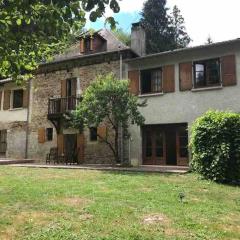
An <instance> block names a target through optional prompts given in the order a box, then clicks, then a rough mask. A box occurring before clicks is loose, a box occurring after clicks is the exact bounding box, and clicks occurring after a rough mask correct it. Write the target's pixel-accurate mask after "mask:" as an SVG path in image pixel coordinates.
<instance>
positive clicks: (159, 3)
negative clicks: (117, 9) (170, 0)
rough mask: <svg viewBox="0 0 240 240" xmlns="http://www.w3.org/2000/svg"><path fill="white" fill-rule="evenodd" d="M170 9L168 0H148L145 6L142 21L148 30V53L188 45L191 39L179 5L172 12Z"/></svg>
mask: <svg viewBox="0 0 240 240" xmlns="http://www.w3.org/2000/svg"><path fill="white" fill-rule="evenodd" d="M168 11H169V8H167V7H166V0H148V1H146V2H145V4H144V6H143V11H142V13H141V15H142V18H141V23H142V25H143V26H144V28H145V31H146V52H147V53H148V54H151V53H157V52H163V51H168V50H173V49H176V48H182V47H186V46H187V45H188V44H189V42H190V40H191V39H190V37H189V36H188V34H187V32H186V29H185V26H184V18H183V17H182V15H181V14H180V10H179V9H178V8H177V6H174V8H173V11H172V13H170V14H168Z"/></svg>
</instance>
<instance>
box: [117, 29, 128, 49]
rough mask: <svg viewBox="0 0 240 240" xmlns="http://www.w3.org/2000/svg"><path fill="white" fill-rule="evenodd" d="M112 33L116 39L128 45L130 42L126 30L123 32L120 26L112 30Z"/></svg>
mask: <svg viewBox="0 0 240 240" xmlns="http://www.w3.org/2000/svg"><path fill="white" fill-rule="evenodd" d="M113 33H114V35H115V36H116V37H117V39H118V40H120V41H121V42H123V43H124V44H126V45H127V46H130V44H131V35H130V34H129V33H128V32H125V31H124V30H123V29H122V28H117V29H115V30H113Z"/></svg>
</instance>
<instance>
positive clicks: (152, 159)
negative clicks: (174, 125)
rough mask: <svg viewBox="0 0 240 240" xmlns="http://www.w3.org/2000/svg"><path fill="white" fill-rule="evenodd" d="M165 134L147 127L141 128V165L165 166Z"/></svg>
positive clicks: (158, 129)
mask: <svg viewBox="0 0 240 240" xmlns="http://www.w3.org/2000/svg"><path fill="white" fill-rule="evenodd" d="M165 159H166V147H165V134H164V132H163V131H162V130H161V129H160V128H154V127H151V126H147V127H145V128H143V164H144V165H162V164H165V161H166V160H165Z"/></svg>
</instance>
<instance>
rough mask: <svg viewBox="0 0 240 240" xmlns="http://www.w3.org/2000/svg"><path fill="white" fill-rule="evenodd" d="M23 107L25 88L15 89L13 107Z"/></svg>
mask: <svg viewBox="0 0 240 240" xmlns="http://www.w3.org/2000/svg"><path fill="white" fill-rule="evenodd" d="M21 107H23V90H22V89H20V90H14V91H13V108H21Z"/></svg>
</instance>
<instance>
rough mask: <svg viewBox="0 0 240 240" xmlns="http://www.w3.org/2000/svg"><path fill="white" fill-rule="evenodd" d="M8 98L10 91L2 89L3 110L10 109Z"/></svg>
mask: <svg viewBox="0 0 240 240" xmlns="http://www.w3.org/2000/svg"><path fill="white" fill-rule="evenodd" d="M10 98H11V91H10V90H5V91H4V102H3V110H8V109H10Z"/></svg>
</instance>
